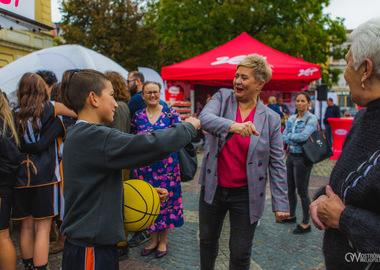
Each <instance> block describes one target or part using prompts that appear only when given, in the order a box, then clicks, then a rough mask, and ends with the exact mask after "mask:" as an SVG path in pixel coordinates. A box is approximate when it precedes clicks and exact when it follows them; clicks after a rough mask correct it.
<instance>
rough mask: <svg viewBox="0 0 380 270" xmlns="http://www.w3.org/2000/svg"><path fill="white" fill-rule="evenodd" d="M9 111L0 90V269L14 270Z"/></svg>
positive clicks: (15, 160)
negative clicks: (10, 221)
mask: <svg viewBox="0 0 380 270" xmlns="http://www.w3.org/2000/svg"><path fill="white" fill-rule="evenodd" d="M18 143H19V140H18V138H17V133H16V129H15V127H14V122H13V117H12V112H11V109H10V108H9V104H8V101H7V100H6V99H5V97H4V95H3V93H2V92H1V90H0V268H1V269H4V270H7V269H16V250H15V247H14V246H13V243H12V240H11V238H10V236H9V219H10V214H11V205H12V194H13V183H14V176H15V172H16V170H17V168H18V165H19V156H20V152H19V150H18V147H17V144H18Z"/></svg>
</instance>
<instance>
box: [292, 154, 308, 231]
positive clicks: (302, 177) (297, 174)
mask: <svg viewBox="0 0 380 270" xmlns="http://www.w3.org/2000/svg"><path fill="white" fill-rule="evenodd" d="M312 168H313V164H312V163H311V162H310V161H308V160H307V159H306V158H305V157H304V155H303V154H293V153H289V154H288V157H287V160H286V170H287V174H288V198H289V207H290V216H291V217H294V216H295V215H296V206H297V194H296V189H297V192H298V195H299V196H300V198H301V204H302V211H303V219H302V223H304V224H308V223H309V220H310V216H309V206H310V197H309V180H310V172H311V169H312Z"/></svg>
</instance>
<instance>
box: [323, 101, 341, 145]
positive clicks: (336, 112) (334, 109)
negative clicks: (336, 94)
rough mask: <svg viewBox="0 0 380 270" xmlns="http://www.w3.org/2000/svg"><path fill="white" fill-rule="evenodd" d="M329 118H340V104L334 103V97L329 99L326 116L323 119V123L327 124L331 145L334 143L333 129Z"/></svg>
mask: <svg viewBox="0 0 380 270" xmlns="http://www.w3.org/2000/svg"><path fill="white" fill-rule="evenodd" d="M327 118H340V109H339V106H337V105H335V104H334V100H333V99H332V98H328V99H327V108H326V111H325V118H324V119H323V123H324V124H325V133H326V137H327V139H328V141H329V143H330V145H332V143H333V136H332V130H331V127H330V123H329V122H328V121H327Z"/></svg>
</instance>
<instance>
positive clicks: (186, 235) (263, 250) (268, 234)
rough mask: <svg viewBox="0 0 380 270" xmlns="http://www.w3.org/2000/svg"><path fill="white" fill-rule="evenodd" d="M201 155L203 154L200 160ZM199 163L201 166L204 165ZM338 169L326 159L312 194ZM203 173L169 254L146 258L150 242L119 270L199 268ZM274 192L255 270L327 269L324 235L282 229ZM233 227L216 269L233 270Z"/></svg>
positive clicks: (225, 234)
mask: <svg viewBox="0 0 380 270" xmlns="http://www.w3.org/2000/svg"><path fill="white" fill-rule="evenodd" d="M201 158H202V155H201V154H199V160H201ZM199 164H201V163H200V162H199ZM334 165H335V161H331V160H325V161H323V162H321V163H319V164H316V165H315V166H314V168H313V170H312V177H311V179H310V187H309V191H310V195H311V196H313V195H314V193H315V192H316V191H317V190H318V189H319V188H320V187H321V186H324V185H326V184H327V183H328V177H329V175H330V172H331V170H332V168H333V166H334ZM198 174H199V170H198V173H197V175H196V177H195V179H194V180H192V181H190V182H187V183H182V192H183V205H184V214H185V224H184V225H183V226H182V227H180V228H175V229H172V230H171V231H170V233H169V237H168V241H169V246H168V250H169V252H168V254H167V255H166V256H165V257H163V258H161V259H156V258H155V257H154V255H153V254H152V255H149V256H147V257H142V256H141V255H140V251H141V249H142V248H143V247H145V246H147V245H148V243H145V244H143V245H141V246H139V247H135V248H131V249H130V254H129V258H128V259H127V260H125V261H122V262H120V269H129V270H140V269H152V270H159V269H167V270H171V269H172V270H177V269H191V270H192V269H200V267H199V238H198V234H199V232H198V199H199V190H200V187H199V185H198V183H197V182H198ZM271 209H272V207H271V199H270V192H269V187H267V194H266V207H265V212H264V215H263V217H262V218H261V220H260V226H259V227H258V228H257V229H256V233H255V237H254V244H253V248H252V256H251V269H254V270H259V269H260V270H261V269H276V270H281V269H284V270H285V269H307V270H325V267H324V263H323V256H322V251H321V246H322V236H323V233H322V232H321V231H319V230H317V229H315V228H314V227H313V228H312V231H311V233H308V234H305V235H293V234H292V231H293V230H294V228H295V224H279V223H276V222H275V220H274V215H273V213H272V210H271ZM297 218H298V219H299V220H301V219H302V210H301V207H300V203H298V206H297ZM18 231H19V226H18V224H17V223H16V224H14V229H13V231H12V239H13V240H14V242H15V245H16V249H17V254H18V268H17V269H20V270H21V269H23V268H22V265H21V259H20V252H19V246H18V244H17V242H18V238H19V235H18ZM228 238H229V222H228V217H226V221H225V224H224V226H223V231H222V234H221V238H220V248H219V255H218V258H217V262H216V267H215V269H217V270H224V269H228V264H229V248H228ZM61 256H62V254H56V255H51V256H49V268H50V269H52V270H56V269H57V270H58V269H60V265H61V259H62V257H61Z"/></svg>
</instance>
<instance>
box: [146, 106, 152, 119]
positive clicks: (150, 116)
mask: <svg viewBox="0 0 380 270" xmlns="http://www.w3.org/2000/svg"><path fill="white" fill-rule="evenodd" d="M146 112H147V114H148V117H149V118H152V117H153V113H152V112H151V111H150V110H149V109H148V107H147V108H146Z"/></svg>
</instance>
